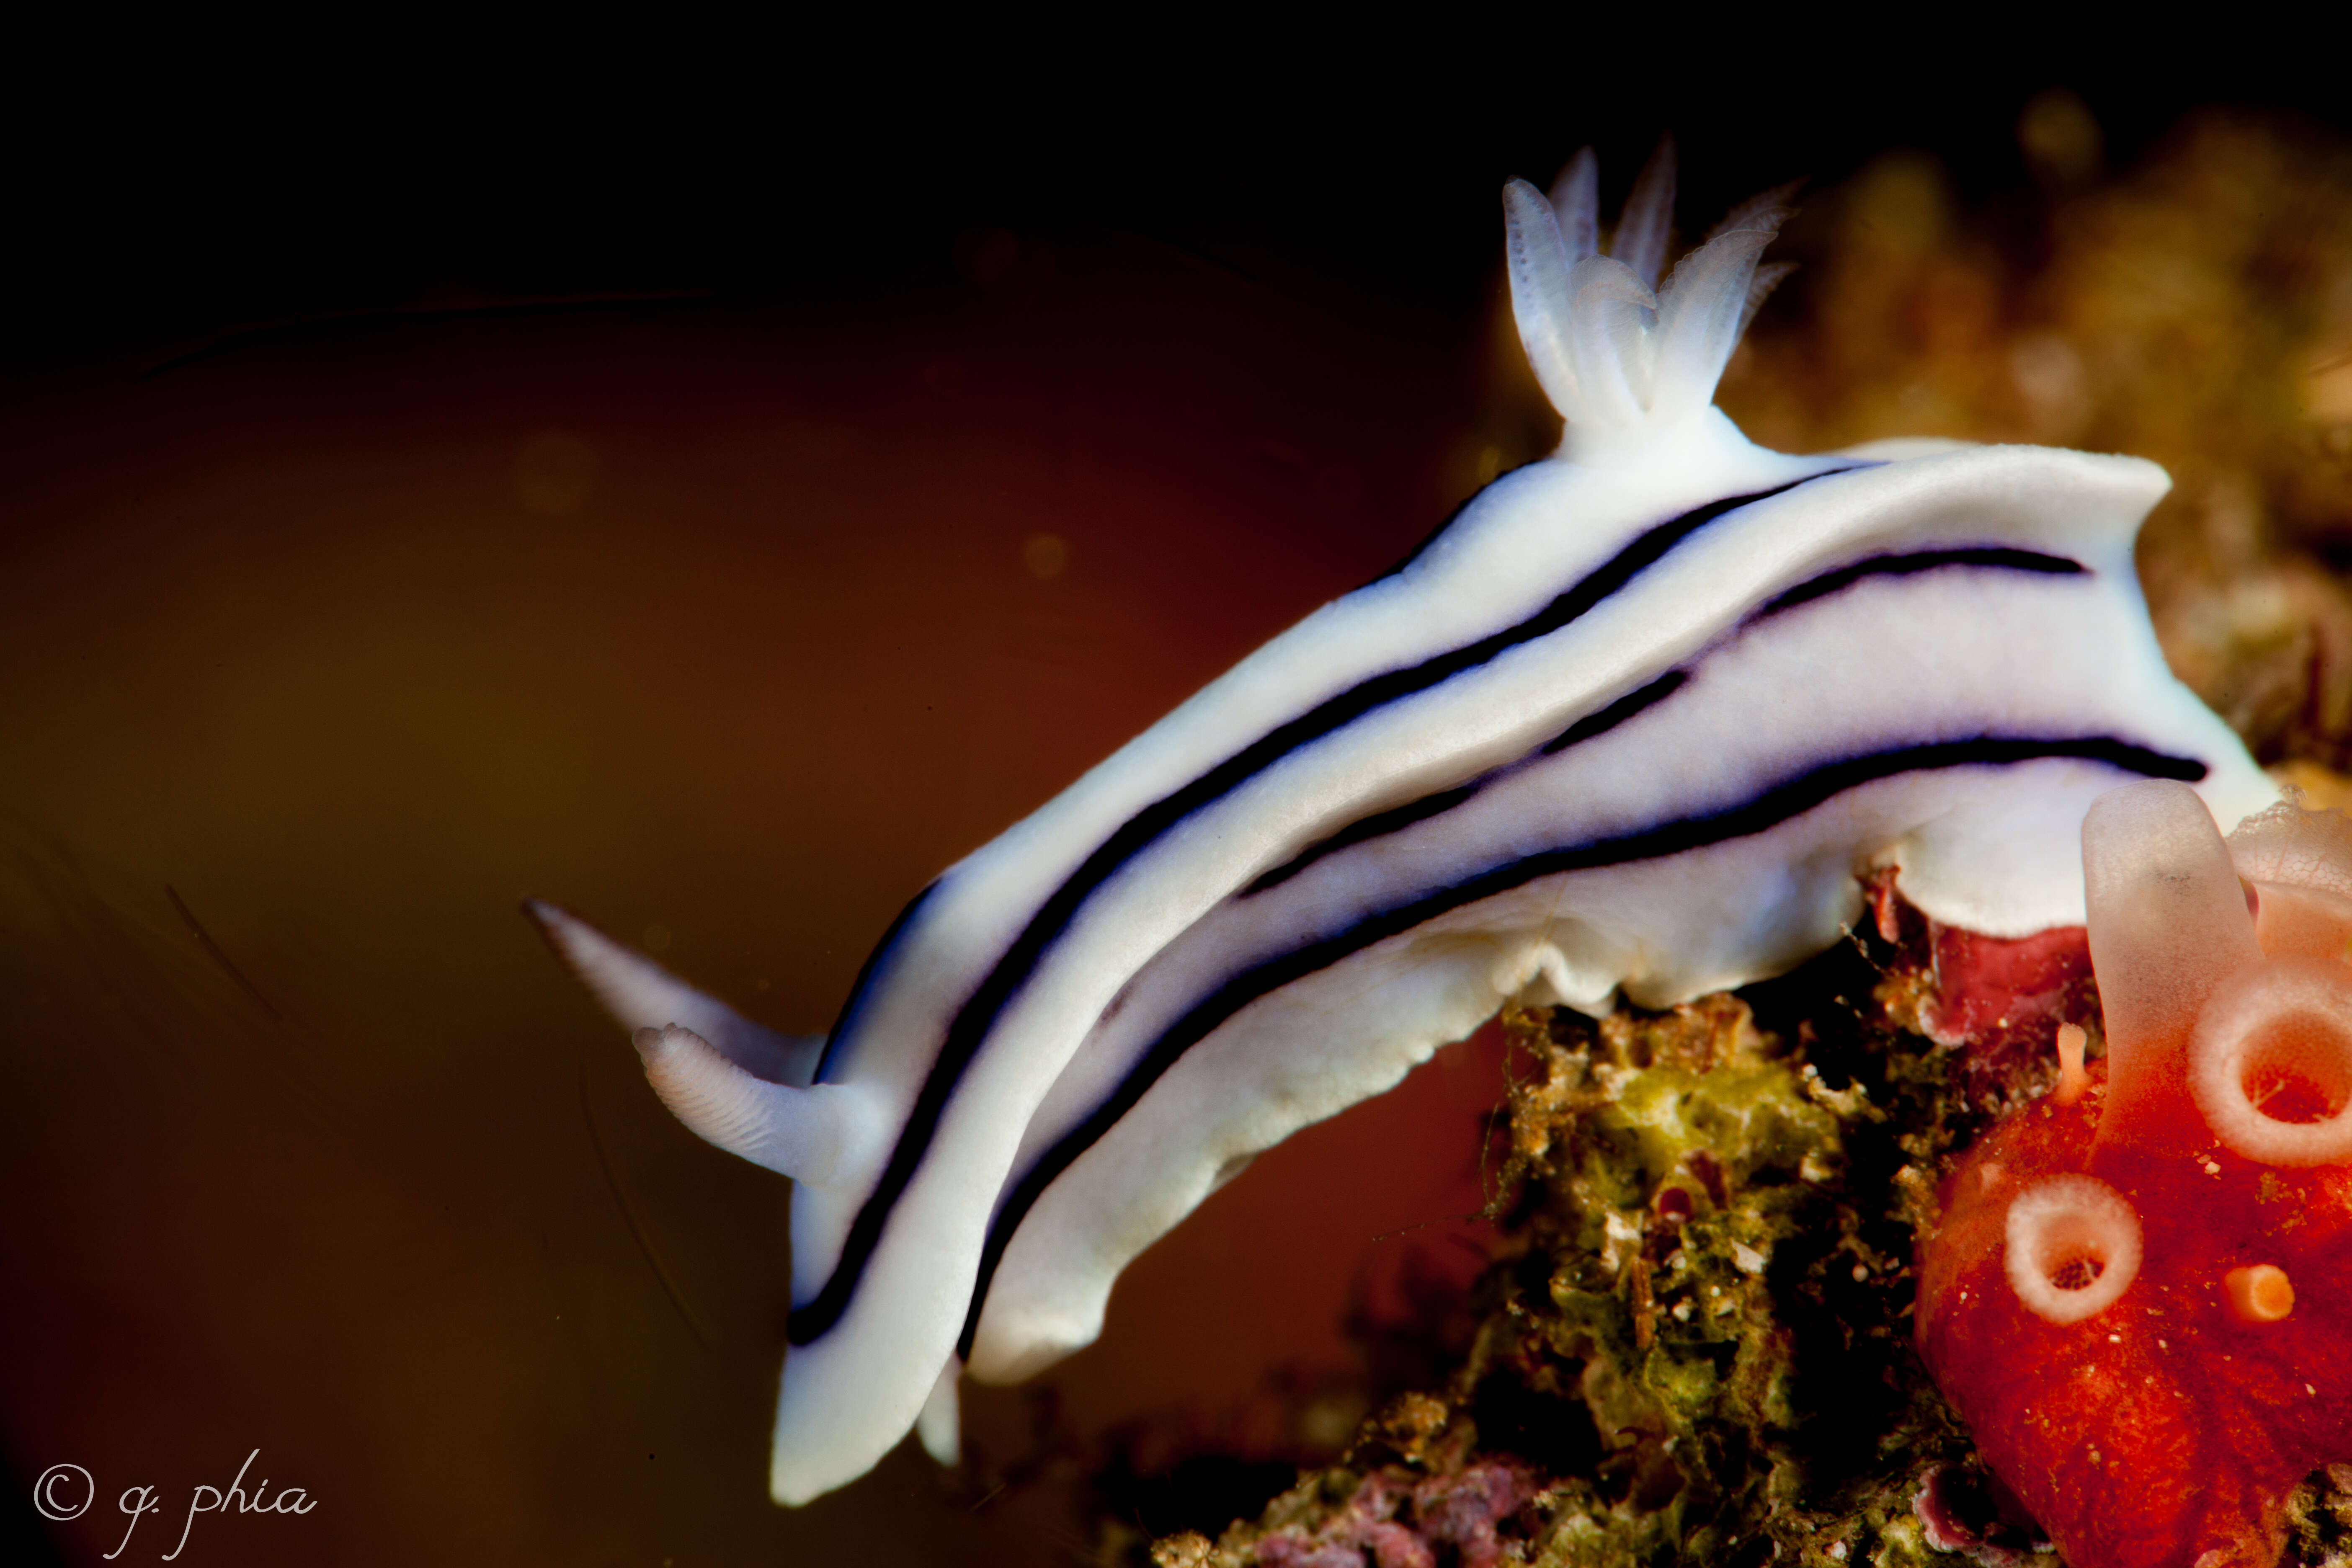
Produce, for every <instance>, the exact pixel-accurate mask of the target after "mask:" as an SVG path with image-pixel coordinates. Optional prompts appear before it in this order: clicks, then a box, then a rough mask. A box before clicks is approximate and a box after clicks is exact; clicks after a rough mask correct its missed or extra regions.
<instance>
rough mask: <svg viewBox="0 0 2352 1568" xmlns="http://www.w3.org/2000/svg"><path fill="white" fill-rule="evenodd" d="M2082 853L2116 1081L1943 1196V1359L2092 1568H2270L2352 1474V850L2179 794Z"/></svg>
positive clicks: (2075, 1093)
mask: <svg viewBox="0 0 2352 1568" xmlns="http://www.w3.org/2000/svg"><path fill="white" fill-rule="evenodd" d="M2083 842H2084V886H2085V891H2086V894H2087V903H2088V908H2089V916H2090V919H2089V932H2088V935H2089V944H2090V952H2091V957H2092V961H2093V964H2094V966H2095V970H2096V972H2097V977H2098V983H2099V994H2100V999H2101V1005H2102V1010H2103V1013H2104V1015H2105V1032H2106V1040H2107V1055H2106V1059H2105V1061H2103V1062H2099V1063H2095V1064H2093V1065H2092V1066H2091V1067H2090V1068H2088V1069H2087V1072H2086V1074H2085V1076H2084V1079H2083V1080H2082V1081H2080V1082H2079V1083H2077V1082H2075V1081H2074V1071H2073V1069H2072V1068H2070V1070H2069V1071H2068V1074H2067V1078H2066V1080H2065V1081H2063V1082H2062V1085H2061V1088H2060V1089H2058V1090H2057V1091H2056V1092H2053V1093H2052V1094H2050V1095H2047V1096H2044V1097H2043V1098H2042V1099H2041V1100H2038V1101H2036V1102H2034V1103H2033V1104H2032V1105H2029V1106H2027V1107H2025V1108H2024V1109H2023V1110H2020V1111H2017V1112H2014V1113H2012V1114H2011V1115H2010V1116H2009V1117H2007V1118H2005V1119H2004V1120H2003V1121H2000V1123H1998V1124H1997V1125H1996V1126H1995V1127H1994V1128H1993V1129H1992V1130H1991V1131H1990V1132H1989V1133H1988V1134H1987V1135H1986V1136H1985V1137H1984V1138H1983V1139H1982V1140H1980V1141H1979V1143H1978V1145H1977V1146H1976V1148H1975V1149H1973V1150H1971V1151H1970V1152H1969V1156H1968V1157H1967V1159H1966V1160H1964V1161H1963V1162H1962V1163H1961V1164H1960V1165H1959V1166H1958V1168H1957V1169H1956V1170H1955V1171H1954V1172H1953V1173H1951V1176H1950V1177H1949V1179H1948V1181H1947V1182H1946V1183H1945V1185H1944V1188H1943V1193H1942V1204H1941V1213H1940V1215H1939V1216H1938V1221H1937V1225H1936V1226H1934V1227H1932V1229H1930V1230H1929V1231H1927V1232H1926V1233H1924V1234H1923V1237H1922V1245H1921V1256H1920V1284H1919V1304H1918V1310H1917V1317H1916V1325H1917V1336H1918V1341H1919V1346H1920V1351H1921V1352H1922V1354H1923V1356H1924V1357H1925V1359H1926V1361H1927V1365H1928V1368H1929V1370H1930V1371H1932V1372H1933V1373H1935V1375H1936V1378H1937V1382H1938V1384H1941V1385H1942V1387H1943V1389H1944V1391H1945V1392H1946V1394H1948V1395H1950V1397H1951V1399H1952V1401H1953V1403H1954V1404H1956V1405H1958V1407H1959V1409H1960V1411H1961V1413H1962V1414H1963V1415H1966V1416H1967V1418H1968V1421H1969V1426H1970V1428H1971V1430H1972V1431H1973V1432H1974V1434H1975V1436H1976V1438H1977V1443H1978V1446H1979V1448H1980V1449H1981V1450H1982V1452H1983V1454H1984V1457H1985V1458H1986V1460H1987V1461H1988V1462H1989V1463H1990V1465H1991V1466H1992V1468H1994V1469H1995V1470H1996V1471H1998V1472H1999V1473H2000V1477H2001V1479H2003V1480H2004V1481H2006V1482H2007V1483H2008V1484H2009V1486H2010V1487H2011V1489H2012V1490H2014V1491H2015V1492H2016V1493H2017V1494H2018V1496H2019V1498H2020V1499H2021V1500H2022V1501H2023V1502H2024V1503H2025V1505H2026V1507H2027V1508H2028V1509H2029V1510H2032V1514H2033V1516H2034V1518H2035V1519H2036V1520H2037V1521H2039V1522H2040V1523H2041V1525H2042V1528H2043V1530H2044V1531H2047V1532H2048V1535H2049V1538H2050V1539H2051V1540H2052V1541H2053V1542H2055V1543H2056V1545H2057V1547H2058V1549H2059V1551H2060V1552H2062V1553H2063V1555H2064V1557H2065V1559H2066V1561H2067V1562H2068V1563H2070V1564H2072V1565H2073V1568H2269V1565H2270V1564H2272V1563H2275V1562H2276V1561H2277V1559H2278V1557H2279V1554H2280V1552H2281V1550H2282V1548H2283V1546H2284V1506H2285V1502H2286V1500H2287V1498H2288V1496H2289V1495H2290V1494H2291V1493H2292V1492H2293V1491H2294V1489H2295V1487H2296V1486H2297V1485H2298V1484H2299V1483H2300V1482H2301V1481H2302V1479H2303V1478H2304V1477H2305V1476H2306V1475H2308V1474H2309V1473H2310V1472H2311V1471H2312V1470H2314V1469H2315V1468H2320V1467H2322V1466H2325V1465H2328V1464H2336V1463H2344V1462H2347V1461H2352V963H2347V962H2346V960H2345V958H2344V956H2343V955H2344V951H2345V950H2344V942H2345V934H2346V933H2347V931H2352V924H2346V925H2343V926H2339V925H2338V924H2337V923H2336V922H2337V921H2338V917H2339V915H2343V916H2347V917H2352V823H2347V821H2346V820H2345V818H2344V817H2343V816H2340V815H2339V814H2336V813H2332V812H2330V813H2315V812H2305V811H2302V810H2300V809H2299V808H2297V807H2294V806H2281V807H2276V808H2273V810H2271V811H2268V812H2264V813H2263V814H2262V815H2261V816H2257V817H2254V818H2252V819H2251V820H2250V821H2249V822H2248V823H2247V824H2246V825H2245V826H2243V827H2242V828H2241V829H2240V830H2239V832H2238V834H2236V835H2235V836H2233V837H2231V839H2230V840H2228V841H2227V842H2225V841H2224V840H2223V839H2222V837H2221V832H2220V830H2219V829H2218V828H2217V827H2216V826H2214V824H2213V821H2212V819H2211V817H2210V815H2209V814H2208V813H2207V811H2206V808H2205V805H2204V804H2203V802H2202V801H2201V800H2200V798H2199V797H2198V795H2196V794H2195V793H2194V792H2193V791H2191V790H2189V788H2188V787H2187V786H2185V785H2181V784H2165V783H2156V784H2135V785H2131V786H2128V787H2127V788H2125V789H2122V790H2117V791H2116V792H2114V793H2112V794H2110V795H2105V796H2102V797H2101V798H2100V799H2099V800H2098V801H2097V802H2096V803H2095V805H2093V806H2092V808H2091V811H2090V814H2089V816H2087V817H2086V819H2085V820H2084V826H2083ZM2249 885H2251V886H2252V888H2253V889H2255V896H2254V897H2253V898H2252V899H2249V898H2248V897H2247V896H2246V891H2245V889H2246V887H2247V886H2249ZM2126 1213H2127V1215H2128V1221H2129V1222H2136V1223H2128V1222H2127V1220H2126ZM2044 1215H2053V1216H2055V1217H2054V1218H2045V1217H2043V1216H2044ZM2077 1216H2078V1217H2077ZM2110 1238H2113V1239H2110ZM2135 1241H2136V1242H2137V1250H2136V1251H2133V1250H2129V1249H2128V1246H2127V1244H2129V1243H2132V1242H2135ZM2020 1246H2023V1247H2030V1248H2032V1249H2033V1250H2032V1252H2031V1253H2030V1254H2029V1255H2025V1256H2021V1257H2019V1258H2011V1257H2010V1256H2009V1253H2010V1251H2011V1248H2012V1247H2020ZM2126 1264H2131V1265H2134V1266H2135V1267H2133V1268H2132V1269H2131V1272H2130V1274H2129V1276H2128V1278H2127V1279H2125V1281H2124V1282H2123V1284H2122V1285H2121V1287H2120V1288H2117V1286H2116V1272H2118V1271H2120V1269H2121V1268H2122V1267H2123V1266H2125V1265H2126ZM2298 1283H2299V1284H2300V1286H2301V1287H2302V1288H2301V1289H2297V1286H2298Z"/></svg>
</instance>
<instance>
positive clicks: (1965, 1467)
mask: <svg viewBox="0 0 2352 1568" xmlns="http://www.w3.org/2000/svg"><path fill="white" fill-rule="evenodd" d="M1843 978H1846V979H1849V980H1851V979H1854V978H1859V979H1860V980H1861V982H1862V985H1863V987H1864V989H1863V1000H1862V1001H1861V1002H1860V1003H1859V1004H1856V1003H1850V1002H1848V1001H1847V1000H1846V998H1845V997H1843V996H1838V997H1835V998H1834V999H1828V998H1824V997H1812V996H1809V997H1808V1000H1807V1004H1806V1005H1807V1006H1808V1007H1809V1008H1811V1010H1812V1011H1815V1012H1819V1011H1821V1010H1822V1008H1821V1006H1820V1004H1822V1003H1823V1002H1825V1001H1826V1002H1827V1003H1828V1008H1829V1011H1831V1012H1832V1013H1834V1014H1835V1015H1836V1028H1835V1030H1834V1033H1835V1034H1836V1035H1837V1038H1835V1039H1834V1040H1831V1041H1828V1042H1824V1040H1823V1038H1822V1031H1821V1029H1820V1028H1818V1027H1817V1026H1816V1025H1815V1023H1814V1022H1813V1021H1812V1020H1811V1018H1808V1019H1806V1020H1804V1021H1803V1022H1801V1024H1799V1025H1798V1026H1796V1027H1795V1028H1793V1029H1790V1030H1789V1031H1787V1032H1785V1033H1784V1032H1782V1031H1779V1030H1774V1029H1768V1028H1763V1027H1759V1022H1758V1018H1757V1016H1756V1014H1755V1012H1754V1011H1753V1010H1752V1009H1751V1006H1750V1005H1749V1003H1748V1001H1746V1000H1743V999H1741V998H1739V997H1734V996H1729V995H1718V996H1712V997H1707V998H1704V999H1702V1000H1700V1001H1698V1002H1696V1003H1692V1004H1690V1005H1685V1006H1683V1007H1678V1008H1675V1010H1673V1011H1671V1012H1668V1013H1664V1014H1642V1013H1636V1012H1632V1011H1626V1012H1621V1013H1620V1014H1618V1015H1617V1016H1613V1017H1612V1018H1610V1019H1608V1020H1606V1021H1603V1022H1601V1023H1600V1024H1597V1025H1596V1024H1593V1023H1591V1022H1589V1021H1587V1020H1584V1019H1581V1018H1580V1017H1578V1016H1575V1015H1572V1014H1569V1013H1565V1012H1559V1013H1550V1014H1529V1015H1521V1016H1514V1017H1511V1018H1510V1019H1508V1020H1507V1026H1508V1028H1509V1030H1510V1032H1511V1036H1512V1041H1513V1053H1512V1060H1513V1063H1514V1068H1515V1071H1514V1079H1515V1081H1514V1083H1513V1084H1512V1087H1511V1091H1510V1106H1509V1110H1510V1123H1509V1136H1510V1144H1511V1152H1510V1162H1509V1166H1508V1170H1507V1176H1506V1179H1505V1182H1504V1191H1503V1193H1502V1194H1501V1195H1500V1196H1499V1197H1498V1199H1497V1203H1496V1208H1497V1217H1498V1218H1499V1219H1500V1220H1501V1221H1502V1222H1503V1223H1504V1226H1505V1228H1506V1229H1507V1232H1508V1233H1509V1234H1510V1235H1512V1236H1513V1237H1515V1238H1516V1239H1517V1242H1518V1248H1519V1249H1518V1251H1517V1255H1516V1256H1515V1257H1512V1258H1507V1259H1506V1260H1505V1261H1504V1262H1502V1263H1500V1264H1498V1265H1497V1267H1496V1269H1495V1270H1494V1272H1493V1273H1492V1274H1491V1275H1490V1277H1489V1279H1488V1280H1487V1282H1486V1297H1487V1299H1486V1301H1485V1303H1484V1305H1485V1315H1484V1319H1483V1323H1482V1326H1481V1328H1480V1330H1479V1331H1478V1334H1477V1337H1476V1339H1475V1343H1474V1346H1473V1348H1472V1351H1471V1353H1470V1355H1469V1358H1468V1360H1467V1363H1466V1364H1465V1365H1464V1366H1463V1368H1462V1369H1461V1371H1460V1372H1459V1373H1458V1374H1457V1375H1456V1376H1455V1377H1454V1380H1453V1381H1452V1383H1451V1384H1449V1385H1448V1386H1447V1387H1446V1388H1444V1390H1441V1391H1432V1393H1430V1394H1424V1395H1416V1396H1412V1397H1411V1398H1408V1399H1407V1400H1405V1401H1402V1402H1401V1403H1400V1404H1398V1405H1394V1406H1391V1409H1390V1410H1388V1411H1387V1412H1385V1413H1383V1415H1382V1416H1381V1417H1380V1418H1377V1419H1375V1420H1374V1421H1373V1422H1372V1423H1370V1425H1369V1426H1367V1428H1366V1430H1365V1432H1364V1433H1363V1435H1362V1436H1360V1438H1359V1440H1358V1442H1357V1444H1356V1447H1355V1448H1354V1449H1353V1451H1352V1452H1351V1453H1350V1454H1349V1463H1347V1464H1345V1465H1343V1466H1340V1467H1337V1468H1332V1469H1330V1470H1328V1471H1325V1472H1322V1473H1319V1474H1314V1475H1309V1476H1307V1477H1305V1478H1303V1479H1302V1480H1301V1481H1300V1483H1299V1485H1298V1486H1297V1488H1295V1489H1292V1490H1291V1491H1290V1492H1288V1493H1286V1495H1284V1496H1283V1497H1281V1498H1279V1499H1277V1500H1276V1501H1275V1502H1274V1503H1273V1504H1272V1505H1271V1506H1270V1507H1269V1508H1268V1509H1267V1510H1266V1511H1265V1514H1264V1515H1263V1516H1262V1517H1261V1518H1260V1519H1258V1520H1256V1521H1251V1522H1246V1523H1243V1524H1239V1525H1236V1526H1234V1528H1232V1529H1231V1530H1229V1531H1226V1532H1225V1533H1224V1535H1223V1539H1222V1540H1220V1541H1218V1542H1213V1543H1212V1542H1209V1541H1208V1540H1206V1539H1205V1538H1203V1537H1200V1536H1180V1537H1177V1538H1174V1539H1172V1540H1170V1541H1164V1542H1160V1544H1159V1545H1158V1547H1157V1548H1156V1549H1155V1557H1156V1559H1157V1561H1159V1562H1160V1563H1165V1564H1179V1563H1181V1564H1188V1565H1192V1564H1197V1565H1199V1568H1211V1565H1215V1568H1241V1565H1244V1564H1252V1563H1300V1564H1313V1565H1315V1568H1323V1565H1325V1564H1327V1563H1328V1564H1340V1563H1354V1562H1362V1563H1370V1564H1376V1565H1379V1568H1390V1565H1391V1564H1406V1563H1412V1564H1418V1563H1423V1562H1428V1563H1441V1562H1444V1561H1448V1560H1451V1561H1454V1562H1458V1563H1465V1564H1475V1563H1499V1562H1512V1563H1547V1564H1580V1565H1586V1564H1589V1565H1592V1568H1601V1565H1603V1564H1612V1565H1614V1564H1626V1563H1642V1564H1654V1565H1661V1568H1662V1565H1664V1564H1669V1563H1727V1564H1738V1565H1742V1568H1746V1565H1749V1564H1761V1563H1776V1562H1777V1563H1796V1562H1802V1563H1820V1564H1822V1565H1823V1568H1827V1565H1830V1564H1849V1565H1851V1564H1858V1563H1874V1564H1884V1565H1886V1568H1898V1565H1899V1568H1908V1565H1911V1564H1915V1563H1916V1564H1924V1563H1927V1561H1928V1560H1929V1559H1930V1558H1931V1557H1932V1556H1934V1555H1936V1554H1935V1553H1933V1552H1931V1551H1930V1549H1929V1547H1928V1546H1927V1542H1926V1538H1925V1535H1924V1533H1923V1531H1922V1528H1921V1525H1920V1523H1919V1521H1918V1520H1917V1519H1916V1517H1915V1515H1914V1513H1913V1508H1912V1500H1913V1497H1914V1496H1915V1494H1916V1493H1917V1492H1918V1491H1919V1489H1920V1488H1921V1486H1922V1484H1923V1482H1924V1480H1925V1479H1926V1477H1927V1474H1928V1473H1929V1472H1930V1471H1931V1470H1933V1469H1935V1468H1937V1467H1939V1466H1943V1467H1952V1468H1954V1469H1955V1470H1956V1471H1958V1472H1960V1473H1963V1474H1965V1473H1967V1472H1969V1470H1970V1468H1971V1467H1973V1465H1974V1460H1973V1457H1972V1455H1971V1454H1970V1451H1969V1445H1968V1443H1967V1440H1966V1437H1965V1435H1964V1433H1963V1432H1962V1431H1961V1430H1960V1428H1959V1426H1958V1423H1957V1422H1956V1420H1955V1419H1954V1417H1953V1416H1952V1415H1951V1414H1950V1412H1949V1411H1948V1408H1947V1407H1946V1406H1945V1405H1944V1403H1943V1401H1942V1399H1941V1398H1940V1397H1939V1396H1938V1395H1937V1394H1936V1392H1935V1390H1934V1388H1933V1387H1932V1385H1930V1384H1928V1383H1927V1380H1926V1378H1925V1377H1924V1375H1922V1374H1921V1373H1920V1372H1919V1370H1918V1368H1917V1365H1916V1360H1915V1359H1914V1357H1913V1355H1912V1352H1911V1348H1910V1327H1909V1321H1908V1311H1909V1306H1910V1300H1911V1245H1910V1243H1911V1235H1912V1224H1913V1221H1914V1220H1915V1219H1916V1218H1917V1217H1920V1215H1921V1205H1922V1204H1923V1203H1924V1202H1926V1201H1930V1199H1931V1194H1932V1193H1933V1189H1934V1183H1935V1177H1936V1173H1937V1168H1938V1165H1939V1163H1940V1161H1941V1159H1942V1157H1943V1156H1944V1155H1945V1154H1946V1152H1948V1150H1949V1149H1950V1148H1951V1147H1952V1146H1953V1145H1954V1144H1955V1143H1956V1142H1958V1140H1959V1138H1960V1137H1961V1136H1962V1135H1963V1134H1964V1132H1965V1131H1969V1129H1970V1128H1971V1127H1972V1125H1973V1123H1974V1122H1975V1121H1980V1120H1981V1109H1979V1108H1971V1107H1969V1106H1966V1105H1962V1104H1959V1103H1958V1100H1957V1097H1955V1096H1952V1095H1949V1094H1948V1093H1947V1080H1948V1079H1950V1078H1952V1077H1953V1074H1952V1071H1951V1066H1952V1058H1953V1056H1954V1053H1953V1052H1952V1050H1951V1049H1950V1048H1949V1047H1939V1046H1937V1045H1935V1044H1934V1043H1932V1042H1931V1041H1929V1040H1927V1039H1926V1038H1924V1037H1921V1036H1919V1035H1916V1034H1915V1033H1912V1032H1910V1031H1909V1030H1907V1029H1905V1028H1903V1027H1901V1026H1898V1025H1897V1024H1895V1022H1894V1021H1893V1019H1892V1018H1891V1017H1890V1016H1889V1012H1888V1009H1887V1008H1886V1007H1885V1005H1882V1004H1881V1003H1880V1002H1879V1001H1876V1000H1873V999H1871V998H1870V997H1869V995H1868V992H1867V989H1866V988H1867V986H1868V985H1869V984H1871V983H1872V981H1873V980H1874V979H1875V978H1876V976H1875V972H1874V971H1872V970H1869V969H1868V968H1867V967H1866V966H1865V967H1864V968H1862V969H1860V970H1858V971H1856V972H1855V973H1853V974H1848V975H1845V976H1843ZM1900 986H1901V982H1900V981H1887V982H1885V986H1884V987H1883V988H1887V989H1890V996H1889V999H1890V1000H1896V1001H1898V1002H1899V1000H1900V997H1899V995H1897V994H1893V993H1899V991H1900ZM1897 1011H1898V1012H1899V1011H1901V1009H1900V1008H1899V1007H1898V1009H1897ZM1458 1488H1468V1489H1470V1490H1471V1492H1472V1494H1473V1497H1472V1504H1473V1506H1470V1507H1468V1508H1466V1509H1465V1507H1464V1506H1462V1505H1461V1500H1460V1499H1459V1498H1458V1497H1457V1496H1456V1495H1455V1493H1456V1489H1458ZM1481 1509H1483V1510H1485V1511H1484V1513H1483V1514H1482V1513H1481ZM1465 1520H1466V1521H1467V1522H1465ZM2031 1544H2032V1542H2021V1545H2026V1546H2031ZM2018 1560H2019V1561H2022V1558H2020V1559H2018Z"/></svg>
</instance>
